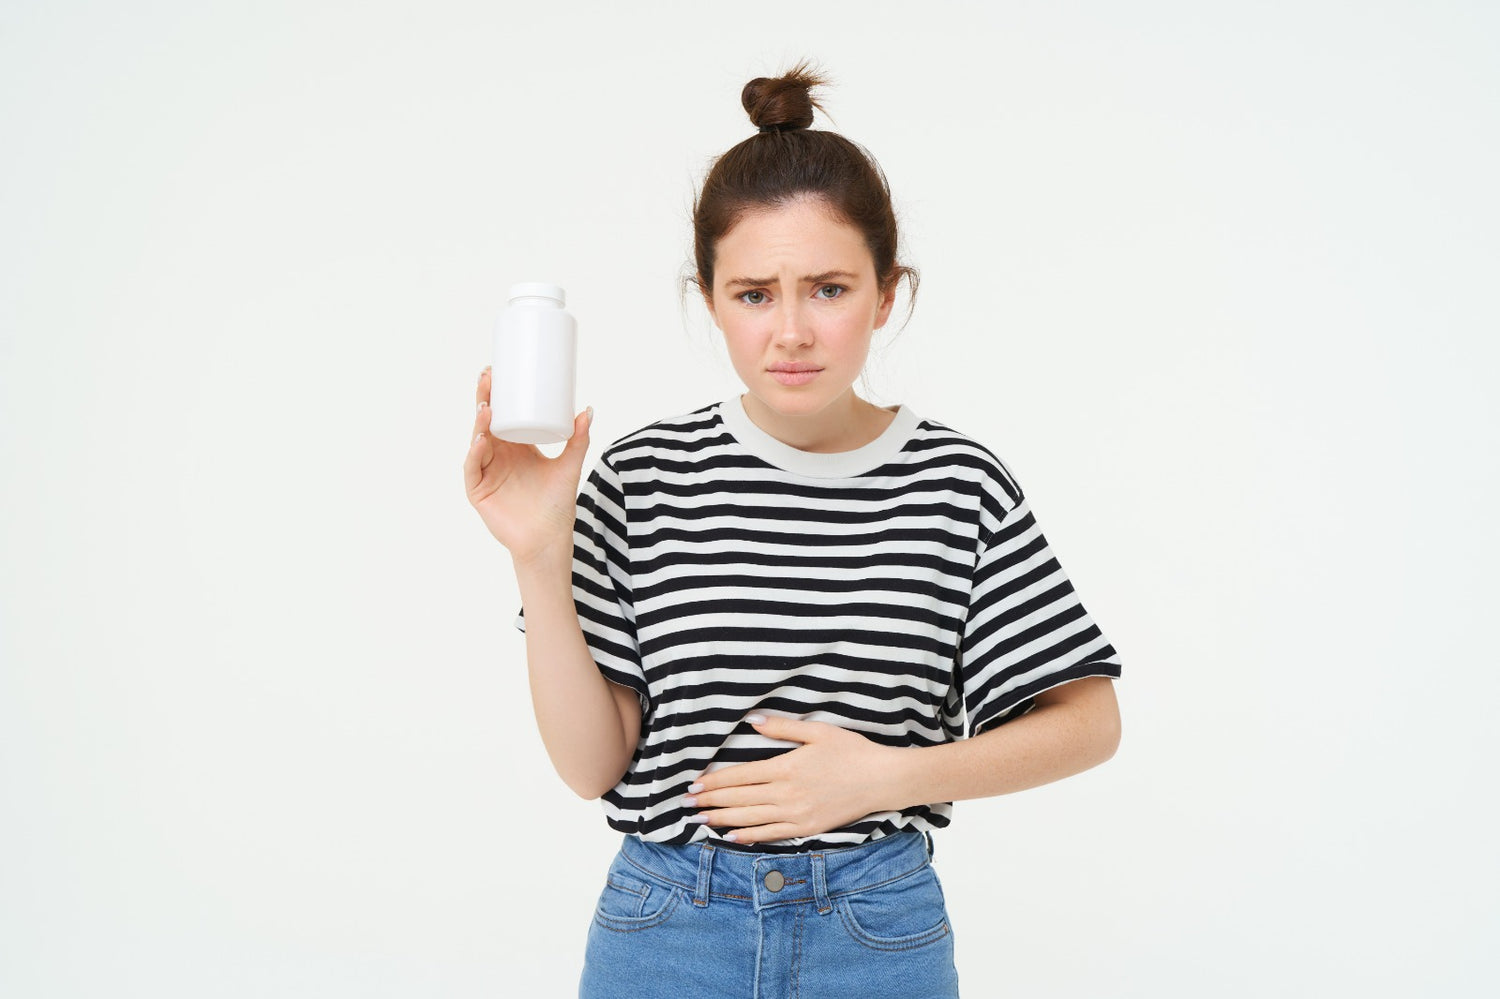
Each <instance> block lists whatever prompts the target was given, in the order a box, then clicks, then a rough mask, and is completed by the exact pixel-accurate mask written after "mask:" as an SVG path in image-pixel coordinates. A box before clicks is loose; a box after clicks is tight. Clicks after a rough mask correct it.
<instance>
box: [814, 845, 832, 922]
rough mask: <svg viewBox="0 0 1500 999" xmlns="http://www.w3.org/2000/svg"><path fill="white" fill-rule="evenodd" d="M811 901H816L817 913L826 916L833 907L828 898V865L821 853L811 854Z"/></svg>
mask: <svg viewBox="0 0 1500 999" xmlns="http://www.w3.org/2000/svg"><path fill="white" fill-rule="evenodd" d="M812 881H813V901H815V902H817V903H818V915H820V916H826V915H828V913H829V912H830V911H831V910H832V909H833V903H832V902H830V901H829V900H828V866H827V863H826V862H825V861H824V859H823V855H822V854H821V853H815V854H813V855H812Z"/></svg>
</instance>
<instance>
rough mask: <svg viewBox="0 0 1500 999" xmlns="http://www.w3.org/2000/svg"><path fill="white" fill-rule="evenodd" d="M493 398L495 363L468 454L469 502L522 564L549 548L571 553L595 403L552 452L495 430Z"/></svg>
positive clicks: (483, 388) (486, 376)
mask: <svg viewBox="0 0 1500 999" xmlns="http://www.w3.org/2000/svg"><path fill="white" fill-rule="evenodd" d="M489 398H490V369H489V368H485V369H484V371H482V372H481V373H480V375H479V388H478V390H477V392H476V402H477V403H478V407H477V409H476V411H475V414H474V428H473V430H472V431H471V432H470V436H469V453H468V455H467V456H466V457H465V458H464V487H465V488H466V489H467V490H468V494H469V503H470V504H472V505H473V507H474V509H476V510H478V511H479V516H480V517H481V518H482V519H483V520H484V526H486V527H488V528H489V529H490V533H491V534H493V535H494V536H495V537H496V539H498V540H499V542H500V543H501V544H502V545H504V546H505V547H506V548H507V549H509V551H510V557H511V558H512V559H513V560H514V561H515V562H516V563H517V564H518V565H519V564H522V563H527V562H531V561H532V560H534V559H537V558H539V557H542V556H545V555H548V554H549V553H551V554H553V555H555V556H557V557H559V558H563V559H571V558H572V553H573V511H574V507H575V504H576V502H577V497H578V481H579V478H580V477H581V476H582V474H583V458H584V455H585V454H586V453H587V452H588V449H589V424H591V423H592V422H593V412H592V409H589V410H585V411H584V412H582V413H579V414H578V415H577V416H575V417H574V418H573V436H572V437H570V438H568V443H567V445H566V446H565V447H564V448H563V450H562V453H561V454H559V455H558V456H557V457H556V458H548V457H547V456H546V455H544V454H542V452H541V449H540V448H538V447H537V446H536V445H535V444H517V443H515V442H513V441H504V440H501V439H500V438H498V437H496V436H494V435H493V434H491V433H490V407H489Z"/></svg>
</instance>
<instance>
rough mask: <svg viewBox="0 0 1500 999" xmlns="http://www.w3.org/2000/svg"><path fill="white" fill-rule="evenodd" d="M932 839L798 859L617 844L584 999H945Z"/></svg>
mask: <svg viewBox="0 0 1500 999" xmlns="http://www.w3.org/2000/svg"><path fill="white" fill-rule="evenodd" d="M931 850H932V841H931V838H930V837H927V836H924V834H922V833H918V832H913V831H903V832H898V833H894V834H892V835H890V836H886V837H883V838H881V839H876V840H871V841H870V842H867V843H862V844H860V845H858V846H852V847H846V848H842V849H836V850H811V851H805V852H798V853H765V852H755V851H753V850H743V849H734V848H731V847H729V846H727V845H726V844H724V843H722V842H712V843H694V844H692V845H690V846H671V845H666V844H662V843H650V842H647V841H645V840H642V839H641V838H640V837H638V836H634V835H630V834H627V835H626V836H625V837H624V841H623V842H622V843H621V845H620V850H619V852H618V853H617V854H616V855H615V858H614V860H613V861H612V862H611V863H610V867H609V872H608V874H607V876H606V878H605V884H604V887H603V889H602V890H601V892H600V894H599V902H598V906H597V908H596V910H595V912H594V919H593V923H592V924H591V925H590V927H589V934H588V945H587V948H586V950H585V952H584V968H583V978H582V981H581V982H580V984H579V991H578V994H579V996H580V999H606V997H607V999H654V997H671V999H690V997H691V999H737V997H744V999H794V997H795V999H840V997H844V996H848V997H851V999H852V997H858V999H883V997H891V999H898V997H899V999H928V997H932V999H953V997H956V996H957V995H958V971H957V968H956V967H955V966H954V962H953V927H952V925H951V924H950V923H949V921H948V911H947V906H946V903H945V901H944V899H943V888H942V885H941V884H940V883H939V881H938V876H937V871H936V870H935V869H934V868H933V866H932V863H931V857H932V852H931Z"/></svg>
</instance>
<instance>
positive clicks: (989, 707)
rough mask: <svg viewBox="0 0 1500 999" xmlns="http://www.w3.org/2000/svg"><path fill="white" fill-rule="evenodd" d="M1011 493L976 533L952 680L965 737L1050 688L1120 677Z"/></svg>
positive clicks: (1115, 660)
mask: <svg viewBox="0 0 1500 999" xmlns="http://www.w3.org/2000/svg"><path fill="white" fill-rule="evenodd" d="M1016 495H1017V496H1018V497H1019V502H1017V503H1016V505H1014V506H1012V507H1011V508H1010V509H1009V510H1008V511H1007V512H1006V513H1005V514H1004V516H1003V518H1002V519H1001V520H1000V522H999V524H998V526H997V527H996V528H995V529H994V530H993V531H991V532H990V533H989V534H988V535H987V536H985V537H982V538H981V544H980V549H979V556H978V559H977V561H976V563H975V568H974V577H973V584H972V586H971V587H970V591H969V607H968V615H967V618H966V620H965V622H964V633H963V639H962V642H961V644H960V650H959V663H958V678H957V679H958V683H959V686H960V689H961V691H962V697H963V704H964V711H965V714H966V716H967V718H968V725H967V734H968V735H969V736H974V735H978V734H979V733H980V732H982V731H984V730H986V729H989V728H993V727H995V726H996V725H1000V724H1003V723H1005V722H1008V721H1011V720H1013V719H1015V718H1018V717H1020V716H1021V715H1023V714H1025V713H1026V712H1027V711H1029V710H1030V709H1031V707H1032V703H1033V700H1032V699H1033V698H1034V697H1035V696H1036V695H1037V694H1040V693H1042V692H1043V691H1045V690H1048V689H1050V688H1052V687H1056V686H1058V685H1060V684H1064V683H1067V682H1069V681H1070V680H1077V679H1081V678H1082V677H1086V676H1107V677H1112V678H1118V677H1119V676H1120V661H1119V656H1118V655H1117V654H1116V652H1115V649H1114V646H1112V645H1110V643H1109V642H1108V641H1107V640H1106V639H1105V637H1104V635H1103V634H1102V633H1101V632H1100V630H1099V628H1098V626H1097V625H1095V623H1094V621H1093V619H1092V618H1091V617H1090V616H1089V613H1088V611H1087V610H1085V609H1084V606H1083V603H1082V602H1081V601H1080V600H1079V598H1078V594H1077V593H1076V592H1075V591H1074V589H1073V584H1072V582H1071V581H1070V580H1069V579H1068V576H1067V574H1066V573H1065V572H1063V568H1062V566H1061V565H1059V564H1058V561H1057V557H1056V556H1055V555H1054V554H1053V552H1052V549H1051V547H1050V546H1049V545H1048V544H1047V539H1046V538H1045V537H1043V535H1042V532H1041V529H1040V528H1038V526H1037V523H1036V519H1035V517H1033V516H1032V513H1031V507H1030V504H1029V503H1028V502H1027V500H1026V497H1025V496H1024V495H1021V494H1020V493H1019V491H1017V492H1016Z"/></svg>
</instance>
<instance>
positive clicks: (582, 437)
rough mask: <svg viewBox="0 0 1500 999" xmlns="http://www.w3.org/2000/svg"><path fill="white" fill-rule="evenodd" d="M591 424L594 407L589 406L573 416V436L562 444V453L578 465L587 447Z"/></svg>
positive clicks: (580, 463) (581, 461) (580, 464)
mask: <svg viewBox="0 0 1500 999" xmlns="http://www.w3.org/2000/svg"><path fill="white" fill-rule="evenodd" d="M593 425H594V407H593V406H590V407H589V408H588V409H585V410H584V411H583V412H581V413H579V414H578V415H577V416H575V417H573V436H572V437H569V438H568V443H567V444H566V445H564V446H563V454H566V455H567V456H568V458H569V459H571V460H572V461H573V462H574V463H575V464H577V465H579V466H580V467H581V466H582V465H583V456H584V454H585V453H586V452H587V451H588V449H589V430H590V428H592V427H593Z"/></svg>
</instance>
